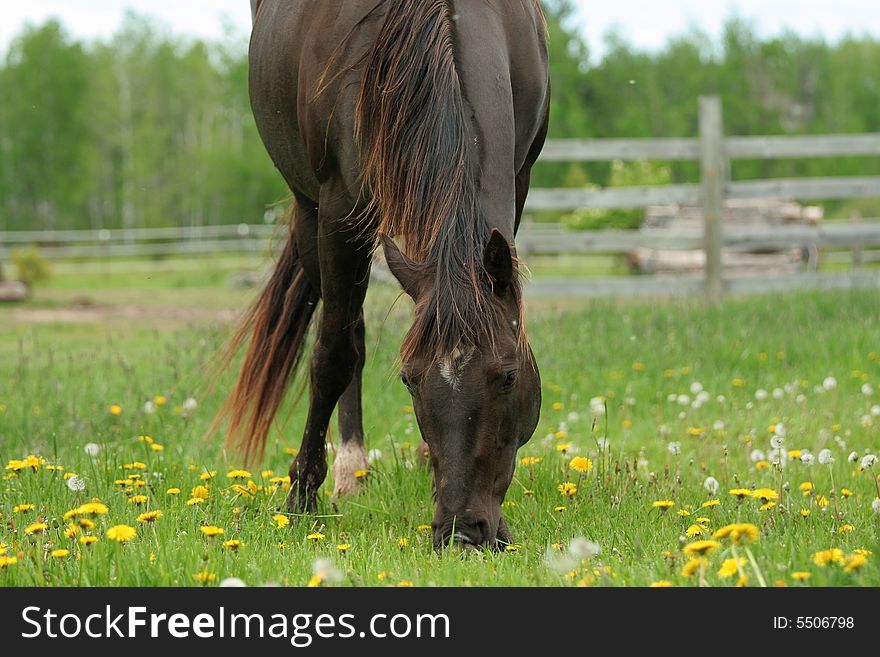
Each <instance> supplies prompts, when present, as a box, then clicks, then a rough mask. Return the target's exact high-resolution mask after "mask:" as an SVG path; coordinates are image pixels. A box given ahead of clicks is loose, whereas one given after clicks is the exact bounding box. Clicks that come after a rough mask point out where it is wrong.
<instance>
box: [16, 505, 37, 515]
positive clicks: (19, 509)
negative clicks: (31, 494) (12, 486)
mask: <svg viewBox="0 0 880 657" xmlns="http://www.w3.org/2000/svg"><path fill="white" fill-rule="evenodd" d="M33 510H34V505H33V504H19V505H18V506H14V507H12V512H13V513H27V512H28V511H33Z"/></svg>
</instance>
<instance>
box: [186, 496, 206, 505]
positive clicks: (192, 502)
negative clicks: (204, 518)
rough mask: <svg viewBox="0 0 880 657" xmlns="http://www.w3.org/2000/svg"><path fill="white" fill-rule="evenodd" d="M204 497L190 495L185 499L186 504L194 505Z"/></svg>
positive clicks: (199, 502) (202, 500)
mask: <svg viewBox="0 0 880 657" xmlns="http://www.w3.org/2000/svg"><path fill="white" fill-rule="evenodd" d="M204 501H205V499H204V498H203V497H191V498H189V499H188V500H187V501H186V505H187V506H195V505H197V504H201V503H202V502H204Z"/></svg>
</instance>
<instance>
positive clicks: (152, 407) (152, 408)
mask: <svg viewBox="0 0 880 657" xmlns="http://www.w3.org/2000/svg"><path fill="white" fill-rule="evenodd" d="M156 408H157V407H156V402H154V401H148V402H147V403H146V404H144V413H146V414H147V415H152V414H153V413H155V412H156Z"/></svg>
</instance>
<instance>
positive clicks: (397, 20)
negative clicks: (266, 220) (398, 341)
mask: <svg viewBox="0 0 880 657" xmlns="http://www.w3.org/2000/svg"><path fill="white" fill-rule="evenodd" d="M545 30H546V27H545V24H544V20H543V14H542V13H541V9H540V6H539V5H538V3H537V0H345V2H342V1H341V0H340V1H336V0H327V1H319V0H258V2H257V3H256V6H255V19H254V31H253V35H252V38H251V48H250V65H251V71H250V93H251V104H252V107H253V111H254V115H255V117H256V121H257V126H258V128H259V131H260V135H261V136H262V139H263V141H264V143H265V146H266V149H267V150H268V152H269V154H270V156H271V157H272V160H273V161H274V162H275V165H276V166H277V167H278V169H279V171H280V172H281V174H282V176H284V179H285V180H286V181H287V183H288V185H289V186H290V189H291V190H292V192H293V195H294V199H295V208H294V210H295V212H294V214H293V217H294V218H293V219H292V220H291V224H290V237H289V240H288V242H287V245H286V248H285V250H284V253H283V255H282V256H281V258H280V261H279V262H278V264H277V267H276V269H275V271H274V274H273V275H272V278H271V280H270V281H269V283H268V285H267V287H266V289H265V290H264V291H263V293H262V295H261V296H260V297H259V299H258V300H257V302H256V303H255V305H254V306H253V307H252V308H251V310H250V311H249V313H248V315H247V316H246V319H245V322H244V324H243V325H242V327H241V328H240V330H239V332H238V334H237V336H236V338H235V340H234V342H233V346H234V347H237V346H239V345H240V344H242V343H243V342H245V341H248V343H249V346H248V349H247V354H246V357H245V361H244V364H243V367H242V369H241V374H240V376H239V379H238V383H237V385H236V387H235V389H234V391H233V392H232V394H231V395H230V398H229V400H228V401H227V404H226V407H225V412H224V413H223V414H222V415H221V419H222V418H224V417H226V418H228V419H229V436H230V438H231V439H232V440H233V441H234V442H236V443H237V444H238V445H239V446H240V447H242V448H243V449H244V451H245V452H246V454H248V455H259V454H260V453H261V452H262V449H263V445H264V444H265V440H266V436H267V434H268V432H269V430H270V427H271V425H272V422H273V420H274V417H275V414H276V411H277V409H278V407H279V404H280V403H281V401H282V398H283V395H284V390H285V385H286V383H287V380H288V378H289V377H290V375H291V373H292V372H293V371H294V370H295V368H296V365H297V361H298V359H299V358H300V356H301V352H302V347H303V344H304V340H305V336H306V332H307V328H308V326H309V323H310V320H311V318H312V316H313V314H314V312H315V310H316V309H317V307H318V303H319V302H322V303H323V312H322V317H321V321H320V324H319V327H318V331H317V337H316V340H315V345H314V350H313V354H312V356H311V387H310V395H309V412H308V419H307V420H306V426H305V431H304V434H303V439H302V446H301V449H300V451H299V453H298V455H297V457H296V459H295V460H294V462H293V463H292V465H291V468H290V476H291V490H290V497H289V499H288V506H289V509H290V511H292V512H295V513H314V512H315V511H316V510H317V491H318V488H319V487H320V486H321V484H322V483H323V481H324V478H325V477H326V474H327V463H326V454H325V444H326V434H327V426H328V423H329V421H330V417H331V414H332V412H333V410H334V408H335V407H336V406H337V404H338V405H339V430H340V434H341V438H340V445H339V448H338V450H337V455H336V460H335V462H334V478H335V491H334V492H335V494H337V495H338V494H345V493H350V492H353V491H355V490H357V486H358V482H359V479H358V478H356V477H355V472H356V471H357V470H360V469H366V468H367V460H366V455H365V452H364V446H363V440H364V436H363V427H362V420H361V371H362V368H363V364H364V321H363V312H362V304H363V301H364V295H365V293H366V290H367V284H368V281H369V273H370V265H371V262H372V253H373V250H374V248H375V246H376V245H377V243H378V242H379V241H381V242H382V243H383V246H384V250H385V257H386V260H387V262H388V265H389V267H390V269H391V271H392V272H393V273H394V275H395V277H396V278H397V279H398V281H399V282H400V284H401V286H402V287H403V289H404V290H405V291H406V293H407V294H409V295H410V296H411V297H412V298H413V299H414V301H415V304H416V305H415V321H414V323H413V326H412V328H411V329H410V331H409V333H408V334H407V337H406V339H405V342H404V344H403V347H402V350H401V357H402V358H401V360H402V368H401V379H402V381H403V383H404V385H406V387H407V388H408V389H409V391H410V393H411V394H412V397H413V406H414V409H415V413H416V417H417V420H418V424H419V428H420V430H421V433H422V436H423V439H424V440H425V441H426V443H427V447H428V450H429V454H430V462H431V465H432V469H433V475H434V484H435V491H436V502H437V504H436V512H435V515H434V521H433V530H434V532H433V536H434V545H435V547H437V548H438V549H439V548H440V547H441V546H443V545H444V544H446V543H447V542H449V541H450V540H454V541H455V542H458V543H461V544H466V545H484V544H489V545H494V544H495V543H496V541H501V542H505V541H509V540H510V535H509V532H508V530H507V527H506V525H505V523H504V520H503V518H502V517H501V502H502V501H503V499H504V496H505V494H506V492H507V488H508V486H509V485H510V481H511V479H512V477H513V471H514V466H515V463H516V451H517V449H518V448H519V447H520V446H521V445H522V444H524V443H525V442H526V441H527V440H528V439H529V438H530V437H531V435H532V433H533V431H534V429H535V426H536V424H537V421H538V414H539V407H540V400H541V394H540V379H539V375H538V369H537V366H536V364H535V360H534V357H533V355H532V352H531V349H530V347H529V344H528V340H527V337H526V332H525V326H524V324H523V309H522V299H521V288H520V282H519V273H518V263H517V260H516V257H515V254H514V251H513V246H512V245H513V238H514V235H515V234H516V231H517V228H518V226H519V222H520V218H521V215H522V211H523V205H524V203H525V199H526V194H527V193H528V187H529V176H530V171H531V167H532V165H533V164H534V162H535V160H536V159H537V157H538V154H539V153H540V150H541V147H542V146H543V142H544V137H545V135H546V131H547V115H548V104H549V80H548V72H547V49H546V41H545ZM392 237H395V238H398V239H399V240H400V241H401V243H402V244H403V250H401V249H399V248H398V246H397V245H396V244H395V242H394V241H392V239H391V238H392Z"/></svg>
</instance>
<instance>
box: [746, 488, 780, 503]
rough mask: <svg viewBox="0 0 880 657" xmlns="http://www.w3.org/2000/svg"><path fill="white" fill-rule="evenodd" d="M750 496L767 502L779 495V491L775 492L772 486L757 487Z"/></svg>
mask: <svg viewBox="0 0 880 657" xmlns="http://www.w3.org/2000/svg"><path fill="white" fill-rule="evenodd" d="M752 497H753V498H755V499H756V500H761V501H762V502H764V503H765V504H766V503H767V502H771V501H773V500H775V499H776V498H778V497H779V493H777V492H776V491H775V490H773V489H772V488H759V489H757V490H756V491H754V492H752Z"/></svg>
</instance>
